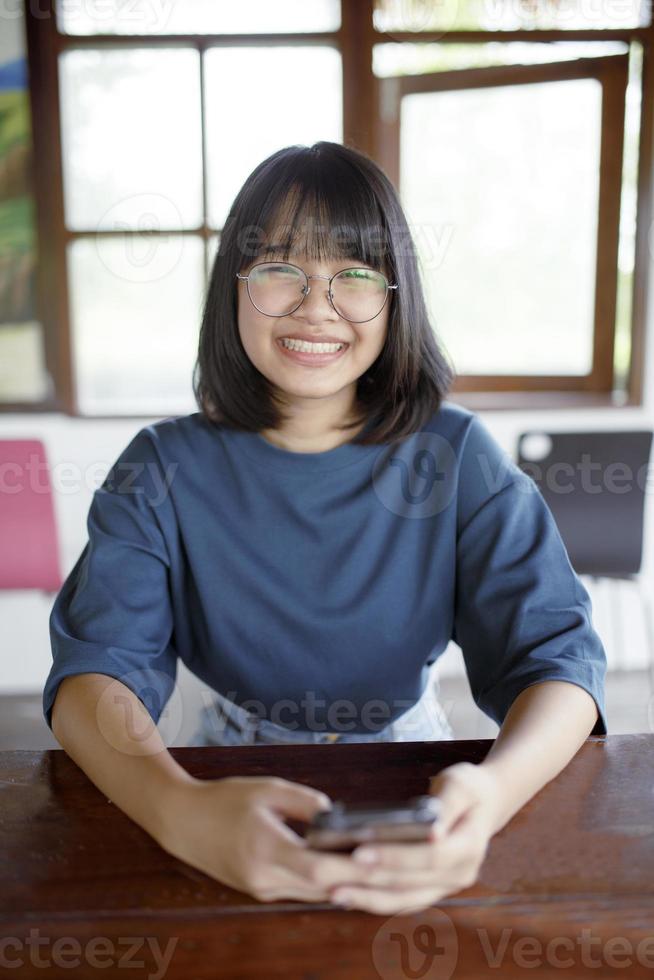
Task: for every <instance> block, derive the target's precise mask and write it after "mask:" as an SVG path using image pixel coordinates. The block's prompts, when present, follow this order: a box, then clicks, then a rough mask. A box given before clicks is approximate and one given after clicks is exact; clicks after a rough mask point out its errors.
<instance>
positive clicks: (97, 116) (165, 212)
mask: <svg viewBox="0 0 654 980" xmlns="http://www.w3.org/2000/svg"><path fill="white" fill-rule="evenodd" d="M60 65H61V111H62V139H63V159H64V199H65V211H66V222H67V224H68V226H69V227H70V228H72V229H75V230H78V229H79V230H84V229H95V228H97V227H98V226H100V227H102V228H109V229H119V230H124V231H126V230H137V231H138V230H140V229H144V228H164V229H166V228H180V227H181V228H193V227H197V226H198V225H199V224H201V223H202V137H201V118H200V65H199V55H198V53H197V52H196V51H192V50H190V49H181V50H174V49H170V48H168V49H145V48H140V49H130V50H128V51H117V50H111V51H98V50H94V51H93V50H88V51H87V50H78V51H68V52H66V53H65V54H63V55H62V57H61V61H60Z"/></svg>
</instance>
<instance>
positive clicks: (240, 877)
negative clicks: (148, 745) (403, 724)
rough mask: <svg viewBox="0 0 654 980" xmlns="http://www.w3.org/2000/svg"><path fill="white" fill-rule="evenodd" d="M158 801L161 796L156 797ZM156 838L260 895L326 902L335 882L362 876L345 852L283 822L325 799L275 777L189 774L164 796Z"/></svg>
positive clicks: (305, 816) (305, 814) (309, 813)
mask: <svg viewBox="0 0 654 980" xmlns="http://www.w3.org/2000/svg"><path fill="white" fill-rule="evenodd" d="M162 802H164V801H162ZM164 805H165V806H167V807H168V810H167V818H166V821H165V830H163V831H162V832H161V834H160V836H159V838H158V843H159V844H160V845H161V846H162V847H163V848H164V850H166V851H167V852H168V853H169V854H172V855H173V856H174V857H177V858H179V859H180V860H182V861H185V862H186V863H187V864H190V865H192V866H193V867H194V868H198V869H199V870H200V871H204V872H205V874H208V875H210V876H211V877H212V878H216V879H217V880H218V881H222V882H224V883H225V884H226V885H229V886H230V887H232V888H237V889H238V890H239V891H242V892H246V893H247V894H249V895H252V896H253V897H254V898H257V899H258V900H259V901H262V902H271V901H276V900H278V899H283V898H296V899H301V900H302V901H305V902H321V901H329V891H330V889H333V887H334V886H335V885H338V884H344V883H352V882H361V883H365V881H366V879H367V876H368V874H369V872H368V869H367V868H365V867H362V866H361V865H359V864H357V863H356V862H355V861H353V860H352V858H351V857H350V856H347V855H342V854H341V855H339V854H330V853H327V852H321V851H317V850H313V849H312V848H310V847H309V846H308V844H307V843H306V842H305V841H304V839H303V838H302V837H300V836H299V835H298V834H296V833H295V832H294V831H293V830H292V829H291V828H290V827H288V826H287V825H286V824H285V823H284V817H288V818H289V819H295V820H301V821H307V822H308V821H310V820H311V819H312V817H313V816H314V814H315V813H317V812H318V811H319V810H326V809H329V808H330V806H331V800H330V799H329V797H328V796H326V795H325V794H324V793H321V792H320V791H319V790H316V789H312V788H311V787H309V786H304V785H302V784H301V783H295V782H291V781H290V780H287V779H281V778H279V777H276V776H272V777H269V776H261V777H259V776H235V777H228V778H224V779H214V780H205V779H194V780H193V781H192V782H190V783H186V784H185V785H183V786H180V787H177V788H176V789H175V791H173V794H172V797H171V798H169V799H167V800H166V801H165V802H164Z"/></svg>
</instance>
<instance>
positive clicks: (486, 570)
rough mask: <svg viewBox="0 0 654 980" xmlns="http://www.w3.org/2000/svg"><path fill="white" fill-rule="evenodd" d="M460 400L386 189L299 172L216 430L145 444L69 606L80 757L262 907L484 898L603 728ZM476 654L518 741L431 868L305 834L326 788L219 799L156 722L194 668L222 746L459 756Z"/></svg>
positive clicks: (266, 179) (522, 514)
mask: <svg viewBox="0 0 654 980" xmlns="http://www.w3.org/2000/svg"><path fill="white" fill-rule="evenodd" d="M450 381H451V372H450V369H449V367H448V365H447V363H446V361H445V359H444V357H443V355H442V353H441V351H440V349H439V346H438V344H437V341H436V339H435V335H434V332H433V329H432V326H431V325H430V323H429V318H428V314H427V311H426V308H425V301H424V297H423V292H422V288H421V284H420V276H419V272H418V266H417V260H416V255H415V249H414V246H413V243H412V238H411V235H410V233H409V229H408V227H407V222H406V218H405V216H404V214H403V211H402V208H401V206H400V203H399V201H398V197H397V195H396V192H395V190H394V188H393V186H392V185H391V183H390V182H389V180H388V179H387V178H386V176H385V175H384V173H383V172H382V171H381V170H380V169H379V168H378V167H377V166H376V164H375V163H374V162H372V161H371V160H370V159H368V158H367V157H365V156H364V155H362V154H360V153H358V152H356V151H355V150H353V149H350V148H347V147H344V146H341V145H340V144H335V143H326V142H321V143H317V144H315V145H314V146H312V147H302V146H291V147H288V148H286V149H284V150H280V151H279V152H277V153H274V154H273V155H272V156H270V157H269V158H268V159H266V160H264V161H263V162H262V163H261V164H260V165H259V166H258V167H257V168H256V169H255V170H254V172H253V173H252V174H251V175H250V176H249V177H248V179H247V180H246V182H245V184H244V186H243V187H242V189H241V190H240V192H239V193H238V195H237V197H236V199H235V201H234V203H233V206H232V209H231V211H230V214H229V217H228V220H227V223H226V226H225V229H224V231H223V234H222V238H221V242H220V249H219V251H218V255H217V257H216V260H215V263H214V267H213V272H212V276H211V283H210V287H209V291H208V296H207V300H206V306H205V310H204V316H203V322H202V329H201V335H200V345H199V356H198V362H197V365H196V375H195V392H196V396H197V400H198V405H199V408H200V411H199V412H196V413H194V414H192V415H189V416H186V417H180V418H170V419H165V420H163V421H161V422H158V423H156V424H154V425H151V426H147V427H145V428H143V429H141V431H140V432H139V433H138V434H137V435H136V437H135V438H134V439H133V440H132V442H131V443H130V444H129V445H128V446H127V448H126V449H125V450H124V452H123V453H122V454H121V456H120V457H119V459H118V460H117V461H116V463H115V465H114V467H113V468H112V470H111V472H110V473H109V475H108V477H107V479H106V481H105V482H104V484H103V485H102V487H101V488H100V489H99V490H97V491H96V493H95V495H94V499H93V503H92V505H91V509H90V512H89V520H88V529H89V541H88V544H87V545H86V547H85V548H84V551H83V552H82V554H81V556H80V558H79V560H78V562H77V564H76V565H75V567H74V568H73V570H72V571H71V573H70V575H69V576H68V578H67V580H66V582H65V584H64V586H63V587H62V590H61V592H60V594H59V596H58V597H57V600H56V602H55V605H54V608H53V611H52V616H51V638H52V649H53V656H54V663H53V666H52V670H51V673H50V676H49V677H48V680H47V683H46V686H45V690H44V698H43V707H44V713H45V717H46V719H47V721H48V724H50V725H51V727H52V730H53V731H54V733H55V735H56V737H57V739H58V740H59V742H60V743H61V745H62V746H63V747H64V748H65V749H66V751H67V752H68V753H69V755H70V756H71V757H72V758H73V759H74V760H75V761H76V762H77V763H78V765H80V767H81V768H82V769H84V771H85V772H86V773H87V774H88V776H89V778H91V779H92V780H93V781H94V782H95V783H96V785H97V786H98V787H100V788H101V790H102V791H103V792H105V793H106V794H107V795H108V796H109V797H110V798H111V799H112V800H113V801H114V802H115V803H116V804H117V805H118V806H119V807H121V809H123V810H124V811H125V813H127V814H128V815H129V816H130V817H131V818H132V819H133V820H135V821H136V822H137V823H139V824H140V825H141V826H142V827H144V828H145V829H146V830H148V832H149V833H151V834H152V835H153V836H154V837H155V839H156V840H157V841H159V843H160V844H161V846H162V847H164V848H165V849H167V850H168V851H169V852H170V853H172V854H175V855H176V856H177V857H179V858H181V859H183V860H185V861H187V862H188V863H189V864H191V865H193V866H195V867H197V868H200V869H201V870H203V871H205V872H206V873H207V874H209V875H213V876H214V877H215V878H217V879H219V880H221V881H224V882H226V883H228V884H229V885H232V886H233V887H236V888H240V889H241V890H244V891H247V892H249V893H251V894H252V895H255V896H256V897H257V898H260V899H262V900H264V901H265V900H272V899H281V898H300V899H304V900H306V901H324V900H325V899H327V898H331V899H333V900H334V901H336V902H341V903H344V904H349V905H351V906H356V907H359V908H362V909H367V910H369V911H372V912H380V913H391V912H395V911H400V910H407V909H409V908H416V907H423V906H426V905H429V904H431V903H433V902H434V901H437V900H438V899H439V898H441V897H442V896H444V895H448V894H450V893H452V892H455V891H458V890H459V889H461V888H462V887H465V886H467V885H470V884H471V883H472V882H474V881H475V879H476V877H477V874H478V871H479V868H480V866H481V863H482V861H483V858H484V855H485V853H486V849H487V847H488V843H489V840H490V838H491V837H492V835H493V834H494V833H496V832H497V831H498V830H499V829H500V828H501V827H502V826H503V825H504V824H505V823H506V822H507V821H508V820H509V819H510V817H511V816H512V815H513V814H514V813H515V812H516V811H517V810H518V809H519V808H520V807H521V806H522V805H523V804H524V803H525V802H526V801H527V800H528V799H530V798H531V797H532V796H533V794H534V793H535V792H536V791H537V790H539V789H540V788H541V787H542V786H543V785H544V784H545V783H546V782H548V781H549V780H550V779H552V778H553V777H554V776H555V775H556V774H557V773H558V772H560V770H561V769H562V768H563V767H564V766H565V765H566V764H567V763H568V762H569V760H570V759H571V758H572V756H573V755H574V754H575V752H576V751H577V750H578V749H579V747H580V746H581V744H582V743H583V741H584V739H585V738H586V737H587V736H588V735H589V734H603V733H605V732H606V720H605V709H604V691H603V684H604V675H605V668H606V661H605V655H604V650H603V648H602V644H601V642H600V640H599V638H598V636H597V634H596V632H595V631H594V629H593V627H592V625H591V620H590V602H589V598H588V595H587V593H586V592H585V590H584V588H583V587H582V585H581V583H580V581H579V579H578V578H577V576H576V575H575V574H574V572H573V570H572V568H571V566H570V563H569V561H568V557H567V554H566V551H565V548H564V546H563V544H562V541H561V538H560V536H559V534H558V532H557V529H556V526H555V523H554V520H553V518H552V516H551V513H550V512H549V510H548V509H547V507H546V505H545V503H544V502H543V499H542V497H541V496H540V495H539V494H538V493H537V492H536V491H535V487H534V484H533V483H532V481H531V480H530V479H529V478H528V477H527V476H525V475H524V474H523V473H522V472H521V471H520V470H519V469H518V468H517V467H516V466H515V465H514V464H513V463H512V462H511V460H510V459H509V458H508V456H507V455H506V454H505V453H504V452H503V451H502V450H501V449H500V448H499V446H498V445H497V443H496V442H495V441H494V439H493V438H492V437H491V436H490V434H489V432H488V431H487V430H486V428H485V427H484V426H483V425H482V423H481V422H480V421H479V419H478V418H477V417H476V416H475V415H474V414H473V413H471V412H468V411H466V410H464V409H462V408H459V407H456V406H455V405H453V404H450V403H448V402H446V401H445V395H446V394H447V390H448V386H449V384H450ZM451 639H454V640H455V641H456V642H457V643H458V644H459V645H460V646H461V649H462V651H463V657H464V661H465V666H466V670H467V675H468V678H469V680H470V685H471V690H472V694H473V696H474V698H475V701H476V703H477V704H478V706H479V707H480V708H481V709H482V710H483V711H484V712H485V713H486V714H487V715H489V716H490V717H491V718H493V719H495V720H496V721H497V723H498V724H499V725H500V726H501V729H500V732H499V734H498V737H497V739H496V740H495V742H494V744H493V747H492V750H491V752H490V753H489V755H488V757H487V758H486V759H485V760H484V762H483V763H481V764H479V765H472V764H468V763H461V764H457V765H452V766H449V767H447V768H446V769H445V770H443V771H442V772H440V773H439V774H438V776H435V777H434V779H433V780H432V784H431V791H432V792H434V793H437V794H438V795H439V797H440V798H441V799H442V803H443V808H444V809H443V812H444V818H443V820H442V821H441V823H440V825H439V829H438V833H437V835H436V834H435V835H434V838H433V840H432V841H430V842H429V844H424V845H423V844H420V845H418V844H411V845H409V844H403V845H394V846H391V845H380V846H376V847H375V848H374V849H372V850H373V853H372V860H369V861H366V856H368V857H370V853H371V849H370V848H360V849H359V851H358V853H357V852H355V853H354V854H353V855H352V856H343V855H329V854H321V853H318V852H314V851H312V850H311V849H310V848H308V847H306V846H305V845H304V843H303V841H302V840H301V839H300V838H298V837H297V836H296V835H295V834H293V833H292V832H291V831H290V829H289V828H288V827H287V826H286V825H285V824H283V822H282V816H288V817H295V818H301V819H306V820H309V819H310V818H311V817H312V815H313V814H314V813H315V812H316V811H317V810H319V809H322V808H324V807H325V806H329V805H330V801H329V800H328V799H327V798H326V797H325V795H324V794H323V793H320V792H318V791H317V790H314V789H312V788H311V787H307V786H303V785H298V784H295V783H293V782H291V781H287V780H282V779H270V778H260V779H255V778H236V779H218V780H197V779H194V778H192V777H191V776H190V775H189V774H188V773H186V771H185V770H183V769H182V767H181V766H179V764H178V763H177V762H175V760H174V759H173V758H172V756H171V755H170V753H169V752H168V751H167V749H166V747H165V745H164V744H163V741H162V739H161V736H160V734H159V731H158V729H157V728H156V725H154V724H153V722H156V721H157V720H158V719H159V717H160V715H161V712H162V710H163V708H164V706H165V705H166V703H167V702H168V700H169V698H170V697H171V694H172V693H173V689H174V685H175V677H176V665H177V660H178V658H181V659H182V660H183V661H184V662H185V663H186V664H187V665H188V667H189V668H190V670H191V671H193V673H194V674H196V675H197V676H198V677H199V678H200V679H201V680H202V681H203V682H204V683H205V684H206V685H207V686H208V688H209V689H210V690H211V691H212V692H215V698H214V701H213V703H212V704H211V705H208V706H207V711H206V712H205V720H204V727H203V729H202V730H201V731H199V732H198V733H197V735H196V739H195V741H196V743H203V742H211V741H213V742H219V743H220V742H222V743H227V744H233V743H237V742H240V743H243V742H247V741H270V742H275V741H292V740H297V741H334V740H336V739H340V740H343V741H352V740H354V741H357V740H358V741H364V740H372V739H381V740H388V739H394V738H415V739H423V738H442V737H450V736H451V730H450V729H449V726H448V724H447V721H446V719H445V718H444V715H443V712H442V711H441V710H440V709H439V706H438V705H437V701H436V700H435V699H434V697H433V693H432V695H428V691H429V688H428V687H427V686H426V684H427V679H428V673H429V670H428V668H429V666H430V665H431V664H433V663H434V662H435V661H436V659H437V658H438V656H439V655H440V654H441V653H442V652H443V650H444V649H445V647H446V646H447V644H448V642H449V641H450V640H451ZM426 692H427V693H426ZM144 722H149V726H148V725H145V727H144ZM544 746H546V747H547V749H546V751H544V748H543V747H544Z"/></svg>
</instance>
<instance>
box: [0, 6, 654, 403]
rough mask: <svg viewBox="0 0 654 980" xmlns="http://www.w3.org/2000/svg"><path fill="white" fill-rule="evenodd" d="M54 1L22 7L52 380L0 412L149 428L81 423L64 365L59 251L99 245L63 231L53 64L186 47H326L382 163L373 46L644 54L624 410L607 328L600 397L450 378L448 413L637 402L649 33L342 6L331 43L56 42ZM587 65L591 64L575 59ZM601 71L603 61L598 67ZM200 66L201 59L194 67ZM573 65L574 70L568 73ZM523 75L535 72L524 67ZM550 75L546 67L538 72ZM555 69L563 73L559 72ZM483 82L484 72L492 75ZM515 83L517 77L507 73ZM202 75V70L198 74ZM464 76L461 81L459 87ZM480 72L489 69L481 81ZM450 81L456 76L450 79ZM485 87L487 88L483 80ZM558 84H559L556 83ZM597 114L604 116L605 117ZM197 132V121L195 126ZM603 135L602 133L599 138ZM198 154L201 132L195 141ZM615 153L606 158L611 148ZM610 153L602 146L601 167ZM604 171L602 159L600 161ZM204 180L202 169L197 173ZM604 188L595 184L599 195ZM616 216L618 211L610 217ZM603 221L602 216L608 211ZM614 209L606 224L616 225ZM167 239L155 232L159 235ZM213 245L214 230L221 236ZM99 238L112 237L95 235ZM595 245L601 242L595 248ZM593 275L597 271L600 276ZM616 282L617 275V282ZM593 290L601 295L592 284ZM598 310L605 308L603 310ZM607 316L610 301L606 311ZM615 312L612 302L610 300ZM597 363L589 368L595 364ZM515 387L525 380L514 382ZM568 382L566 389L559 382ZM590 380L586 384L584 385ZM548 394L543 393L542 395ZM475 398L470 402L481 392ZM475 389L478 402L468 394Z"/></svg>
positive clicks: (352, 132)
mask: <svg viewBox="0 0 654 980" xmlns="http://www.w3.org/2000/svg"><path fill="white" fill-rule="evenodd" d="M55 2H56V0H48V2H47V3H43V2H42V3H41V4H40V5H36V7H35V6H34V5H32V4H26V5H25V14H26V27H27V57H28V65H29V80H30V86H29V93H30V107H31V114H32V131H33V147H34V155H33V159H34V167H33V180H34V194H35V202H36V221H37V241H38V252H37V254H38V262H37V275H36V290H37V297H36V302H37V311H38V318H39V320H40V322H41V323H42V325H43V331H44V343H45V358H46V366H47V369H48V372H49V374H50V376H51V378H52V380H53V391H52V392H51V394H50V396H49V397H48V398H47V399H46V400H44V401H42V402H38V403H36V402H19V403H1V404H0V412H2V413H8V412H30V413H31V412H52V411H55V412H63V413H66V414H68V415H72V416H79V417H83V418H103V419H111V418H120V419H123V420H124V419H126V418H150V417H151V416H149V415H148V416H144V415H138V414H136V415H132V414H130V415H122V414H121V415H111V414H103V415H96V414H93V415H83V414H82V413H80V412H79V411H78V406H77V404H76V398H75V383H74V376H73V375H74V372H73V364H72V345H71V334H70V329H71V327H70V306H69V296H68V283H67V275H68V273H67V255H66V253H67V244H68V242H69V241H70V240H71V238H76V237H83V236H84V235H91V234H92V235H96V234H98V232H96V231H93V232H71V231H69V230H68V229H67V228H66V225H65V220H64V201H63V167H62V147H61V120H60V111H59V78H58V58H59V54H60V53H61V52H62V51H63V50H68V49H74V48H84V47H91V48H95V47H97V48H102V47H109V46H111V47H114V48H116V47H120V46H125V47H135V46H136V47H149V46H161V47H171V46H175V45H183V46H185V47H192V48H195V49H196V50H198V51H200V52H202V51H204V50H206V49H207V48H209V47H215V46H220V45H226V46H233V47H236V46H256V45H260V46H277V45H292V44H320V45H332V46H334V47H335V48H336V49H337V50H339V51H340V53H341V56H342V65H343V141H344V143H346V144H348V145H350V146H353V147H356V148H357V149H359V150H361V151H363V152H364V153H367V154H368V155H370V156H371V157H372V158H373V159H376V160H380V161H381V160H382V159H383V155H384V154H383V151H384V148H385V143H384V141H385V139H386V138H387V134H385V133H384V128H383V127H382V125H381V124H380V123H379V119H380V118H381V113H380V109H381V82H382V79H379V78H377V77H376V76H375V75H374V73H373V69H372V58H373V48H374V46H375V45H376V44H380V43H388V42H389V41H390V42H393V43H396V42H413V43H415V42H420V43H424V42H435V41H437V42H439V43H443V44H456V43H459V44H460V43H473V44H475V43H476V44H482V43H487V42H489V41H493V40H499V41H504V42H510V41H517V40H519V41H527V42H534V43H537V42H555V41H590V40H592V41H598V40H599V41H616V40H619V41H624V42H627V43H630V42H632V41H638V42H640V44H641V45H642V51H643V61H642V66H643V75H642V100H641V118H640V138H639V154H638V187H637V203H636V209H637V210H636V244H635V265H634V277H633V296H632V323H631V361H630V369H629V379H628V394H627V397H626V399H624V398H622V399H619V400H617V399H616V398H615V397H614V395H613V393H612V392H611V391H609V390H606V377H607V375H606V370H607V368H606V365H607V364H608V359H609V352H610V358H611V370H612V356H613V355H612V352H613V337H614V325H613V330H612V332H611V337H610V338H608V337H607V335H606V333H605V332H604V333H602V334H601V336H599V337H598V336H597V334H596V336H595V338H594V345H595V355H596V358H597V364H598V365H601V372H603V373H602V374H601V378H602V385H600V384H599V381H598V379H599V378H600V373H597V374H596V375H595V377H594V381H593V383H592V384H590V385H589V384H585V385H580V384H579V378H575V379H565V382H564V381H563V379H559V378H557V379H554V380H555V381H556V383H557V388H556V390H551V385H552V380H553V379H547V378H542V379H538V380H537V381H536V382H534V383H533V384H532V386H531V387H532V390H528V388H527V387H523V388H521V390H507V387H508V386H509V382H510V381H511V380H513V381H514V382H515V380H516V379H507V378H503V377H501V376H491V375H489V376H475V377H474V378H470V377H469V378H468V379H465V378H463V377H462V378H459V379H457V381H456V382H455V386H454V388H453V392H452V394H453V396H454V397H455V398H456V400H457V401H459V402H460V403H463V404H467V405H468V406H469V407H471V408H472V409H473V410H478V409H485V408H488V409H505V408H506V409H517V408H557V407H584V408H585V407H591V406H616V407H617V406H620V407H622V406H625V405H626V406H635V405H641V404H642V401H643V380H644V350H645V321H646V312H647V303H648V294H649V283H648V268H649V241H648V233H649V227H650V223H651V221H652V186H651V185H652V175H651V168H652V160H653V148H652V138H653V135H654V133H653V127H652V119H653V116H654V69H653V65H652V57H653V55H652V51H653V43H654V26H653V25H651V24H650V25H649V26H647V27H634V28H621V29H610V30H603V29H590V30H538V29H528V30H517V31H459V30H457V31H448V32H445V33H443V32H434V31H421V32H413V31H405V32H397V31H394V32H393V33H392V34H391V33H385V32H382V31H379V30H377V29H376V28H375V26H374V23H373V10H374V0H342V4H341V11H342V15H341V26H340V28H339V29H338V30H337V31H334V32H315V33H313V32H312V33H307V32H305V33H299V34H288V33H284V34H202V35H196V34H181V35H170V34H166V35H163V34H160V35H124V34H121V35H119V34H109V35H107V34H95V35H65V34H61V33H59V31H58V29H57V25H56V15H55ZM582 60H584V61H592V60H594V59H582ZM600 60H601V59H600ZM200 63H201V65H202V58H201V59H200ZM570 64H571V65H574V64H575V62H570ZM528 67H529V68H532V67H533V66H528ZM542 67H543V68H544V70H547V64H545V65H544V66H542ZM559 67H560V66H559ZM490 70H491V71H492V69H490ZM513 70H514V71H515V66H514V68H513ZM201 71H202V68H201ZM471 71H474V69H466V77H467V80H469V79H470V77H471ZM478 71H480V72H486V71H489V69H479V70H478ZM448 74H451V75H455V74H456V73H455V72H451V73H448ZM487 77H490V76H487ZM557 77H561V76H557ZM401 78H402V79H403V81H402V85H411V84H419V81H418V80H419V78H420V76H415V77H414V78H413V81H408V82H407V81H406V79H407V78H411V76H401ZM604 111H605V109H604V106H603V115H604ZM203 127H204V114H203ZM603 130H604V127H603ZM203 147H204V130H203ZM614 149H615V148H614ZM608 152H609V150H608V149H607V148H605V146H604V143H603V144H602V160H603V161H604V160H605V153H608ZM606 159H608V157H607V158H606ZM203 172H204V167H203ZM602 185H603V181H602V179H600V195H601V194H602ZM203 200H204V220H203V223H202V225H201V226H199V227H198V228H194V229H186V230H184V231H182V232H181V233H182V234H192V235H201V236H202V237H203V239H204V241H205V247H206V246H207V243H208V239H209V238H210V236H212V235H214V234H216V231H217V230H216V229H214V228H211V227H209V225H208V223H207V218H206V188H205V190H204V191H203ZM618 206H619V205H618ZM609 211H610V209H609ZM616 220H617V215H616V214H615V205H613V214H612V217H611V221H612V222H613V224H614V225H615V221H616ZM162 233H165V232H164V231H158V232H153V234H162ZM218 233H219V230H218ZM103 234H113V232H104V233H103ZM598 244H599V239H598ZM602 254H603V256H604V258H603V262H604V263H605V265H604V266H603V268H606V263H607V262H609V261H612V256H613V255H614V254H615V257H616V261H615V263H614V265H615V267H616V269H617V237H616V238H615V241H614V248H613V249H612V248H611V247H610V243H609V242H608V238H607V239H606V241H605V245H604V247H603V252H602ZM598 267H599V266H598ZM615 271H616V270H614V274H615ZM597 288H598V290H601V288H602V285H601V284H600V283H598V284H597ZM604 302H606V301H604ZM608 302H609V304H610V303H611V301H610V300H609V301H608ZM612 302H613V304H614V303H615V296H614V297H613V301H612ZM594 360H595V356H594ZM519 380H520V381H523V380H524V379H522V378H520V379H519ZM569 380H572V381H573V384H567V383H566V382H567V381H569ZM586 380H587V379H586ZM548 384H549V385H550V388H549V389H548ZM482 385H483V386H484V390H479V388H480V386H482ZM470 389H476V390H470Z"/></svg>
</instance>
